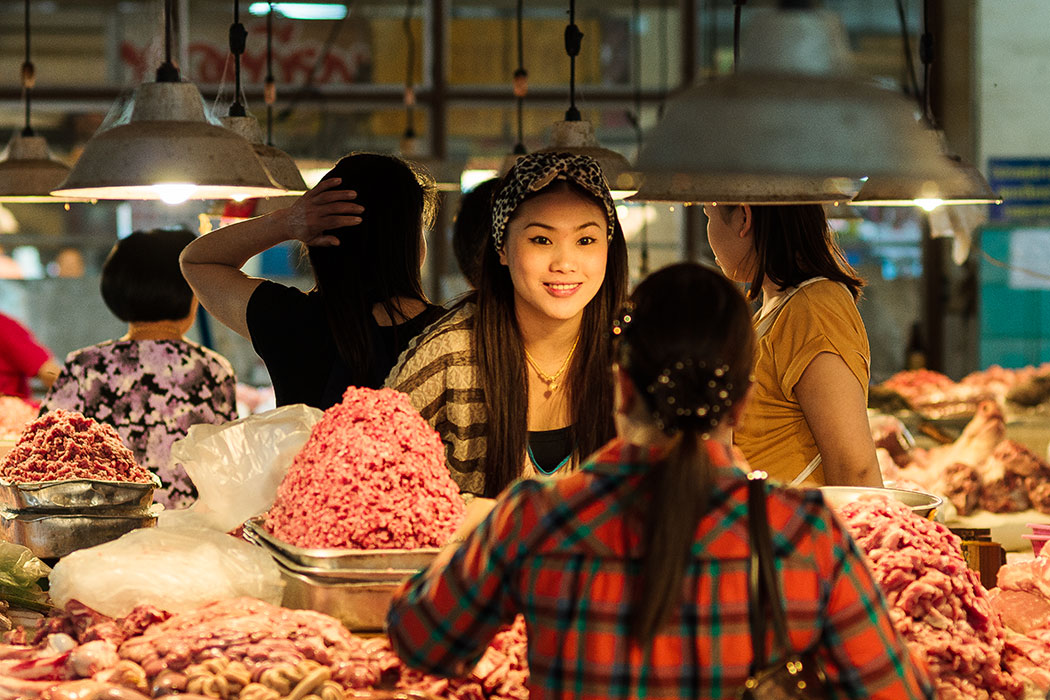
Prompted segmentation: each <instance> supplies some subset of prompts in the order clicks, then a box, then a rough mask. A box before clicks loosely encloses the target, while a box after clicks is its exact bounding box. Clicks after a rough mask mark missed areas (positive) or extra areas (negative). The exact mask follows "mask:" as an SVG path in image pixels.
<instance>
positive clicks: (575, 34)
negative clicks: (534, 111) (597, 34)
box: [565, 0, 583, 122]
mask: <svg viewBox="0 0 1050 700" xmlns="http://www.w3.org/2000/svg"><path fill="white" fill-rule="evenodd" d="M582 44H583V32H581V31H580V28H579V27H578V26H576V0H569V26H567V27H565V53H567V54H569V109H568V111H566V112H565V121H567V122H578V121H580V119H581V117H580V110H578V109H576V57H577V56H579V55H580V46H581V45H582Z"/></svg>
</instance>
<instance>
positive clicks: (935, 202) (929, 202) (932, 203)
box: [915, 197, 944, 211]
mask: <svg viewBox="0 0 1050 700" xmlns="http://www.w3.org/2000/svg"><path fill="white" fill-rule="evenodd" d="M942 204H944V200H943V199H934V198H932V197H931V198H929V199H916V200H915V206H918V207H922V208H923V209H925V210H926V211H933V210H934V209H936V208H937V207H939V206H941V205H942Z"/></svg>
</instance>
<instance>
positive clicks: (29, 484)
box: [0, 472, 161, 491]
mask: <svg viewBox="0 0 1050 700" xmlns="http://www.w3.org/2000/svg"><path fill="white" fill-rule="evenodd" d="M149 477H150V480H149V481H148V482H145V481H109V480H107V479H56V480H54V481H23V482H21V483H19V482H16V481H8V480H7V479H5V478H4V477H2V476H0V487H4V488H7V487H14V488H16V489H20V490H22V491H40V490H41V489H45V488H48V487H51V486H64V485H67V484H100V485H103V486H122V487H125V488H128V489H133V490H137V489H147V488H160V486H161V481H160V477H159V476H157V475H156V474H154V473H153V472H150V473H149Z"/></svg>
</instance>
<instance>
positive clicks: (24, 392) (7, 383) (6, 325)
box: [0, 314, 59, 399]
mask: <svg viewBox="0 0 1050 700" xmlns="http://www.w3.org/2000/svg"><path fill="white" fill-rule="evenodd" d="M58 372H59V367H58V365H57V364H56V363H55V361H54V360H53V359H51V351H50V350H48V349H47V348H46V347H44V346H43V345H41V344H40V342H39V341H38V340H37V339H36V338H35V337H34V336H33V333H32V331H30V330H29V329H28V328H26V327H25V326H23V325H22V324H21V323H19V322H18V321H16V320H15V319H13V318H11V317H10V316H7V315H5V314H0V396H17V397H19V398H22V399H28V398H29V397H30V394H31V392H30V389H29V380H30V379H33V378H36V379H39V380H40V382H41V383H42V384H43V385H44V389H45V390H46V389H48V388H50V387H51V385H52V384H53V383H54V381H55V377H57V376H58Z"/></svg>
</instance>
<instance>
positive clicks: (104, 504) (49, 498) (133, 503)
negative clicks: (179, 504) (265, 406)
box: [0, 472, 160, 513]
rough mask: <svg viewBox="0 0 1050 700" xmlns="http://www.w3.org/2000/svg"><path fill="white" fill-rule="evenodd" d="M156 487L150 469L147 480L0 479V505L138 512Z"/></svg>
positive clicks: (157, 482) (150, 500) (64, 510)
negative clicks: (30, 480) (19, 481)
mask: <svg viewBox="0 0 1050 700" xmlns="http://www.w3.org/2000/svg"><path fill="white" fill-rule="evenodd" d="M158 488H160V479H159V478H158V477H157V475H156V474H153V473H152V472H151V473H150V480H149V482H147V483H139V482H133V481H101V480H98V479H64V480H62V481H34V482H26V483H20V484H16V483H12V482H10V481H7V480H6V479H2V478H0V508H6V509H8V510H34V511H38V512H41V513H44V512H52V513H67V512H69V510H70V509H75V510H78V511H92V510H96V509H98V510H108V511H112V512H116V511H126V512H131V511H140V510H145V509H146V508H149V507H150V504H151V503H153V491H154V490H155V489H158Z"/></svg>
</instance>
